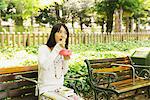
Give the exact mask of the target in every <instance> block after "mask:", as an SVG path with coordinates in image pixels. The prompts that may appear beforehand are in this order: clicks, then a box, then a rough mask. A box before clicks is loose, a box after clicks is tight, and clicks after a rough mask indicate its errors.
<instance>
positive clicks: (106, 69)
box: [93, 66, 131, 73]
mask: <svg viewBox="0 0 150 100" xmlns="http://www.w3.org/2000/svg"><path fill="white" fill-rule="evenodd" d="M129 69H131V68H129V67H122V66H120V67H116V68H104V69H95V70H93V73H99V72H117V71H125V70H129Z"/></svg>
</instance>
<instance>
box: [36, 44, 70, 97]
mask: <svg viewBox="0 0 150 100" xmlns="http://www.w3.org/2000/svg"><path fill="white" fill-rule="evenodd" d="M62 49H63V48H62V47H61V46H60V45H59V44H56V45H55V47H54V48H53V50H52V51H50V50H49V48H48V46H47V45H41V46H40V47H39V51H38V88H39V94H42V93H44V92H47V91H55V90H56V89H59V88H60V87H62V86H63V83H64V75H65V74H66V73H67V71H68V61H67V60H64V57H63V56H61V55H59V52H60V51H61V50H62Z"/></svg>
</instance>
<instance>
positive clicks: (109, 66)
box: [85, 57, 132, 84]
mask: <svg viewBox="0 0 150 100" xmlns="http://www.w3.org/2000/svg"><path fill="white" fill-rule="evenodd" d="M85 63H86V65H87V68H88V75H89V80H90V83H92V84H95V83H96V84H106V83H107V82H106V81H108V80H109V81H115V82H116V81H121V80H125V79H130V78H132V69H131V68H130V67H126V66H119V65H117V66H116V65H113V64H124V65H131V60H130V58H129V57H120V58H106V59H93V60H87V59H86V60H85ZM98 73H103V74H98ZM106 73H116V74H117V76H118V77H117V78H115V77H114V76H113V74H112V75H111V74H106ZM106 77H107V78H109V79H106ZM110 79H111V80H110Z"/></svg>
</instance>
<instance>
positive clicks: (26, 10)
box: [6, 0, 39, 32]
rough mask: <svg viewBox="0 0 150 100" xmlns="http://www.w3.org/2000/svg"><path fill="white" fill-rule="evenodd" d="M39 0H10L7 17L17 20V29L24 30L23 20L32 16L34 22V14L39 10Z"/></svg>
mask: <svg viewBox="0 0 150 100" xmlns="http://www.w3.org/2000/svg"><path fill="white" fill-rule="evenodd" d="M38 8H39V7H38V0H10V1H8V7H7V12H6V13H7V17H6V18H12V19H13V20H15V25H16V31H20V32H22V31H23V30H24V28H23V21H24V20H26V19H28V18H31V25H32V24H33V16H34V15H36V14H37V12H38Z"/></svg>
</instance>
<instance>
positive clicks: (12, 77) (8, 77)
mask: <svg viewBox="0 0 150 100" xmlns="http://www.w3.org/2000/svg"><path fill="white" fill-rule="evenodd" d="M37 74H38V72H37V71H29V72H21V73H13V74H4V75H0V82H7V81H12V80H15V76H16V75H22V76H24V77H28V78H35V77H37V76H38V75H37Z"/></svg>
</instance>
